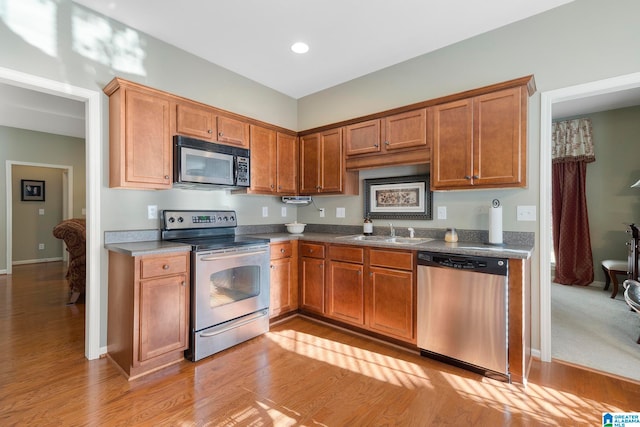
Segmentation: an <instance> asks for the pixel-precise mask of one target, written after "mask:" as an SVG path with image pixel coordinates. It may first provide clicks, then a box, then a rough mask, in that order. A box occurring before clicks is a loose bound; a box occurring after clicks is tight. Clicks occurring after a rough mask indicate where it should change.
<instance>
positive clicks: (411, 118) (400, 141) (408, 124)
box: [384, 108, 427, 151]
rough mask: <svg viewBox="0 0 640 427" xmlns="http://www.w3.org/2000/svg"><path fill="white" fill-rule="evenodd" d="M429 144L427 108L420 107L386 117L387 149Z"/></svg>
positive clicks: (385, 142) (385, 143)
mask: <svg viewBox="0 0 640 427" xmlns="http://www.w3.org/2000/svg"><path fill="white" fill-rule="evenodd" d="M426 145H427V110H426V109H424V108H423V109H420V110H415V111H408V112H406V113H401V114H396V115H393V116H389V117H387V118H386V119H385V140H384V146H385V149H386V150H389V151H391V150H401V149H404V148H414V147H423V146H426Z"/></svg>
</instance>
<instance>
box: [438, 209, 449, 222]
mask: <svg viewBox="0 0 640 427" xmlns="http://www.w3.org/2000/svg"><path fill="white" fill-rule="evenodd" d="M438 219H447V207H446V206H438Z"/></svg>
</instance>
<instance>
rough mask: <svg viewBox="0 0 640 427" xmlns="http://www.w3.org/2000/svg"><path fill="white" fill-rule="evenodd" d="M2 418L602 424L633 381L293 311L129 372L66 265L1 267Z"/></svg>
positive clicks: (629, 406) (7, 421)
mask: <svg viewBox="0 0 640 427" xmlns="http://www.w3.org/2000/svg"><path fill="white" fill-rule="evenodd" d="M0 295H2V299H1V301H0V344H1V345H0V348H1V349H2V351H0V425H3V426H6V425H20V426H22V425H34V426H35V425H37V426H49V425H51V426H54V425H55V426H76V425H77V426H80V425H91V426H101V425H109V426H112V425H113V426H119V425H122V426H133V425H136V426H137V425H148V426H245V425H247V426H287V425H305V426H317V425H322V426H370V425H387V426H391V425H398V426H428V425H455V426H461V425H464V426H467V425H479V426H480V425H481V426H503V425H504V426H508V425H516V426H521V425H526V426H534V425H562V426H567V425H601V415H602V412H607V411H610V412H629V411H638V410H640V385H639V384H636V383H632V382H627V381H623V380H620V379H616V378H612V377H609V376H604V375H600V374H598V373H594V372H589V371H584V370H581V369H578V368H575V367H571V366H566V365H561V364H557V363H540V362H537V361H536V362H534V364H533V368H532V372H531V375H530V380H529V384H528V386H527V387H526V388H525V387H523V386H521V385H515V384H505V383H502V382H498V381H495V380H490V379H487V378H483V377H480V376H478V375H475V374H473V373H469V372H467V371H464V370H461V369H458V368H455V367H452V366H449V365H445V364H442V363H439V362H436V361H433V360H430V359H427V358H424V357H420V356H419V355H417V354H413V353H410V352H407V351H405V350H402V349H398V348H395V347H392V346H388V345H386V344H383V343H379V342H375V341H372V340H370V339H368V338H363V337H360V336H357V335H353V334H351V333H348V332H344V331H341V330H338V329H334V328H332V327H329V326H326V325H323V324H320V323H316V322H314V321H311V320H308V319H305V318H301V317H296V318H293V319H291V320H287V321H285V322H283V323H281V324H278V325H276V326H272V328H271V331H270V332H269V333H268V334H266V335H263V336H261V337H258V338H256V339H253V340H251V341H249V342H246V343H243V344H241V345H238V346H236V347H234V348H232V349H229V350H227V351H225V352H222V353H219V354H217V355H214V356H212V357H209V358H207V359H204V360H201V361H199V362H197V363H191V362H188V361H184V362H182V363H180V364H178V365H175V366H172V367H169V368H167V369H166V370H163V371H161V372H157V373H154V374H151V375H149V376H147V377H143V378H140V379H138V380H134V381H131V382H129V381H127V380H126V379H125V378H124V376H122V375H121V374H120V373H119V372H118V370H117V369H116V368H115V367H114V366H112V365H111V364H110V362H109V361H108V360H106V359H104V358H103V359H99V360H94V361H88V360H86V359H85V358H84V304H82V303H81V304H77V305H76V306H66V305H65V302H66V300H67V297H68V293H67V285H66V283H65V282H64V268H63V266H62V264H61V263H48V264H39V265H34V266H16V267H15V268H14V274H13V275H12V276H6V275H5V276H0Z"/></svg>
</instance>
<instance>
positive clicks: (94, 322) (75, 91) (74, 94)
mask: <svg viewBox="0 0 640 427" xmlns="http://www.w3.org/2000/svg"><path fill="white" fill-rule="evenodd" d="M0 83H4V84H7V85H12V86H17V87H22V88H26V89H30V90H34V91H37V92H43V93H47V94H50V95H54V96H60V97H62V98H68V99H73V100H77V101H81V102H83V103H84V105H85V121H86V136H85V141H86V143H85V167H86V171H87V178H86V189H87V200H86V208H87V288H86V296H85V301H86V302H85V304H86V313H85V357H86V358H87V359H89V360H92V359H97V358H99V357H100V354H101V353H103V352H104V351H103V350H101V348H100V282H101V271H100V254H101V253H102V248H101V246H100V243H101V238H100V228H101V227H100V190H101V187H100V177H101V175H102V160H101V154H100V153H101V147H102V128H101V118H102V103H101V93H100V92H98V91H94V90H88V89H84V88H80V87H76V86H71V85H69V84H68V83H62V82H57V81H54V80H49V79H44V78H42V77H38V76H34V75H31V74H26V73H22V72H19V71H15V70H11V69H8V68H2V67H0ZM8 205H9V204H7V206H8ZM7 217H9V213H7ZM9 233H10V231H7V236H10V234H9ZM7 253H10V251H7ZM10 269H11V264H9V263H8V264H7V272H8V273H9V274H10Z"/></svg>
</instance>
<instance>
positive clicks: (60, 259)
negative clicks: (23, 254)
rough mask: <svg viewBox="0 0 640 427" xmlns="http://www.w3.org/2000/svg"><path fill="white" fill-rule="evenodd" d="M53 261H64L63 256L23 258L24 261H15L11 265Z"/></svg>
mask: <svg viewBox="0 0 640 427" xmlns="http://www.w3.org/2000/svg"><path fill="white" fill-rule="evenodd" d="M53 261H62V257H55V258H38V259H25V260H22V261H13V262H12V263H11V265H23V264H39V263H41V262H53ZM5 272H6V270H5Z"/></svg>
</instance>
